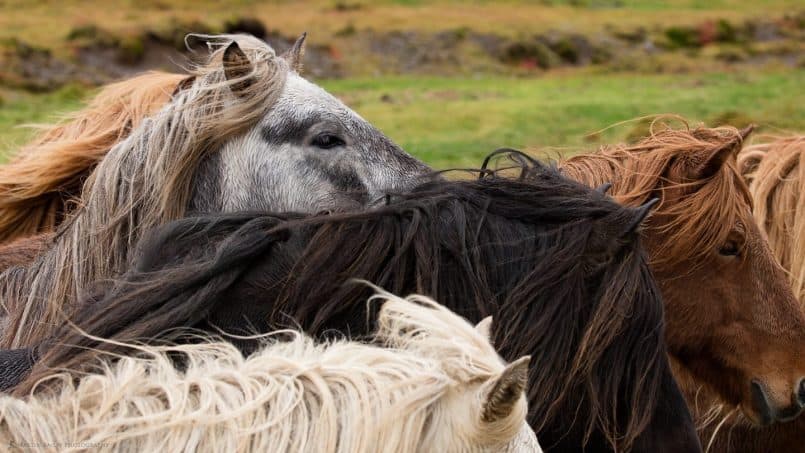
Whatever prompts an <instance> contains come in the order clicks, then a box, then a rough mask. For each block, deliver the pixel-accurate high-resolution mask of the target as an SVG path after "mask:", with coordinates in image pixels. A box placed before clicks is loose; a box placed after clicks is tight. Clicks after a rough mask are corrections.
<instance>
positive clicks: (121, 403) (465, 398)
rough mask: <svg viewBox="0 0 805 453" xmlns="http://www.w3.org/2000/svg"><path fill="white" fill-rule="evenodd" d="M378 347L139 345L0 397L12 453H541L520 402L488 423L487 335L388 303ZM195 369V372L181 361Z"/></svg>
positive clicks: (455, 320) (492, 377)
mask: <svg viewBox="0 0 805 453" xmlns="http://www.w3.org/2000/svg"><path fill="white" fill-rule="evenodd" d="M375 298H380V299H383V300H385V303H384V305H383V307H382V309H381V312H380V315H379V318H378V330H377V332H376V333H375V340H376V343H377V344H379V345H381V346H374V345H368V344H363V343H357V342H349V341H336V342H332V343H329V344H316V343H315V342H314V341H313V340H312V339H310V338H308V337H306V336H304V335H303V334H301V333H298V332H289V331H283V332H282V334H283V335H286V336H287V335H290V336H291V337H292V339H291V340H290V341H274V342H271V343H269V344H267V345H266V346H265V347H264V348H263V349H261V350H260V351H259V352H257V353H255V354H253V355H252V356H250V357H248V358H243V356H242V355H241V353H240V352H239V351H238V350H237V349H236V348H235V347H234V346H232V345H231V344H229V343H223V342H210V343H204V344H194V345H180V346H169V347H154V346H148V347H140V350H141V351H142V352H143V357H140V358H132V357H122V358H120V359H119V360H118V361H116V362H114V363H111V362H107V364H106V365H105V366H104V370H105V371H104V372H103V373H101V374H97V375H87V376H84V377H83V378H81V379H80V380H79V381H78V382H74V381H73V379H72V378H71V377H69V375H67V374H57V375H54V376H53V378H52V379H53V380H54V381H56V383H57V385H56V386H55V388H56V390H53V391H43V392H40V393H37V394H35V395H31V396H29V397H28V398H27V399H25V400H23V399H16V398H13V397H9V396H2V397H0V445H18V446H34V447H48V448H44V449H43V450H44V451H48V450H49V449H51V450H54V451H55V450H59V451H63V450H69V449H71V448H72V447H75V449H77V450H80V449H90V450H93V451H109V452H112V451H114V452H118V451H131V452H135V451H136V452H140V451H148V452H150V451H210V452H219V451H226V452H235V451H271V452H303V451H311V452H344V453H347V452H348V453H361V452H366V453H368V452H375V451H379V450H382V451H384V452H418V451H439V452H451V451H454V452H486V451H489V452H493V451H494V452H498V451H518V452H525V451H539V447H538V445H537V444H536V439H535V438H534V436H533V431H531V430H530V429H529V428H528V426H527V425H526V424H525V415H526V400H525V396H524V395H523V394H522V392H521V393H520V396H519V399H518V400H517V401H516V402H515V403H514V405H513V406H512V410H511V412H510V414H509V415H508V416H506V417H505V418H503V419H500V420H496V421H493V422H487V421H484V420H482V417H481V406H482V405H483V404H484V401H485V400H484V395H487V394H488V392H489V387H490V386H494V384H495V383H496V382H497V381H498V378H501V376H502V374H503V373H504V370H506V369H508V368H506V366H505V364H504V363H503V362H502V360H501V359H500V358H499V356H498V355H497V353H496V352H495V350H494V349H493V347H492V346H491V345H490V344H489V341H488V339H487V338H486V337H485V334H484V327H488V324H485V325H483V326H482V325H480V324H479V328H478V329H476V328H474V327H472V326H471V325H470V324H468V323H467V322H466V321H465V320H463V319H462V318H460V317H459V316H457V315H455V314H453V313H452V312H450V311H449V310H447V309H446V308H444V307H442V306H440V305H438V304H436V303H435V302H433V301H431V300H429V299H427V298H424V297H421V296H411V297H409V298H407V299H401V298H398V297H395V296H393V295H390V294H386V293H382V294H380V295H378V296H375ZM177 353H178V354H180V355H181V356H183V357H186V362H185V365H186V367H184V370H183V371H179V370H177V369H176V367H175V365H174V363H173V362H172V361H171V359H170V358H169V357H168V355H169V354H173V355H174V357H175V354H177Z"/></svg>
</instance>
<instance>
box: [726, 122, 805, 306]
mask: <svg viewBox="0 0 805 453" xmlns="http://www.w3.org/2000/svg"><path fill="white" fill-rule="evenodd" d="M738 166H739V169H740V170H741V172H742V173H743V175H744V177H745V178H746V181H747V183H748V184H749V191H750V192H751V193H752V197H753V199H754V202H755V210H754V215H755V220H757V224H758V226H759V227H760V229H761V230H762V231H764V232H765V233H766V236H767V237H768V240H769V246H771V249H772V252H773V253H774V256H775V257H776V258H777V260H778V261H779V262H780V264H781V265H782V266H783V268H784V269H785V270H786V271H787V272H788V276H789V280H790V282H791V287H792V289H793V290H794V295H796V296H797V298H798V299H799V301H800V304H802V307H803V308H805V197H803V196H802V191H803V188H805V186H804V185H803V184H805V135H794V136H790V137H784V138H777V139H774V140H772V141H770V142H768V143H763V144H759V145H753V146H749V147H747V148H745V149H744V150H743V151H742V152H741V154H740V155H739V156H738Z"/></svg>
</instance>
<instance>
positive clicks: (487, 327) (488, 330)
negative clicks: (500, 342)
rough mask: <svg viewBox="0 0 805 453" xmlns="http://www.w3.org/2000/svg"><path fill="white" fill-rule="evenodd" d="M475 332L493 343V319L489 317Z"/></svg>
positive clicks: (479, 324) (483, 320)
mask: <svg viewBox="0 0 805 453" xmlns="http://www.w3.org/2000/svg"><path fill="white" fill-rule="evenodd" d="M475 330H476V331H478V333H480V334H481V335H483V336H484V338H486V339H487V340H489V342H490V343H491V342H492V317H491V316H487V317H486V318H484V319H482V320H481V322H479V323H478V324H476V325H475Z"/></svg>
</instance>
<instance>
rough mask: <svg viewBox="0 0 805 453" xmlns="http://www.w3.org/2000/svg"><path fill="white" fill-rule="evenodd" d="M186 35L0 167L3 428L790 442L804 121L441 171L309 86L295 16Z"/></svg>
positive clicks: (621, 446)
mask: <svg viewBox="0 0 805 453" xmlns="http://www.w3.org/2000/svg"><path fill="white" fill-rule="evenodd" d="M201 38H202V39H204V40H206V42H207V43H208V46H209V47H210V49H211V52H210V56H209V59H208V61H206V62H204V63H203V64H199V65H198V66H196V67H194V68H193V69H192V70H191V71H190V74H188V75H175V74H165V73H149V74H146V75H143V76H139V77H135V78H133V79H131V80H127V81H123V82H120V83H118V84H114V85H110V86H108V87H106V88H104V89H103V90H102V91H101V92H100V93H99V94H98V95H97V96H96V98H95V99H94V100H93V101H92V103H90V104H89V106H88V107H87V108H86V109H84V110H82V111H80V112H78V113H77V114H75V115H74V116H73V117H72V118H70V119H69V120H67V121H65V122H63V123H62V124H60V125H58V126H55V127H53V128H51V129H49V130H47V131H45V132H44V133H43V134H42V135H41V136H40V137H39V138H38V139H37V140H36V141H34V142H32V143H31V144H29V145H28V146H26V147H23V149H21V150H20V151H19V153H18V154H17V155H16V157H15V158H14V159H13V160H12V161H11V162H9V163H8V164H5V165H3V166H0V240H2V241H3V246H2V248H0V268H1V270H2V274H0V301H2V309H3V311H2V312H0V347H2V348H3V350H2V351H0V367H2V368H0V389H2V390H3V391H4V392H5V394H4V395H2V396H0V442H5V445H23V446H26V445H27V446H31V445H36V446H43V445H45V446H49V447H52V449H53V450H64V449H68V448H67V447H66V446H69V448H73V449H76V450H82V449H84V450H96V449H97V450H105V451H175V450H203V451H252V450H259V451H332V452H372V451H380V450H382V451H394V452H411V451H434V452H435V451H439V452H442V451H456V452H459V451H479V452H480V451H490V452H491V451H511V452H524V451H540V448H542V449H544V450H545V451H588V452H598V451H602V452H604V451H606V452H609V451H634V452H652V453H657V452H688V451H690V452H696V451H702V450H703V449H707V450H710V451H736V452H768V451H802V449H803V448H805V447H804V446H803V445H805V443H804V442H803V438H805V417H799V418H798V416H799V415H800V413H801V412H802V411H803V408H805V353H803V348H802V345H803V344H805V311H803V307H802V305H801V304H800V301H805V234H802V233H803V232H805V206H804V205H805V199H802V200H803V201H801V199H800V197H799V193H800V191H801V188H800V186H799V181H801V180H803V181H805V175H803V174H802V173H803V172H805V163H803V165H800V159H802V158H803V156H805V138H802V137H792V138H785V139H782V140H780V141H777V142H771V143H767V144H764V145H756V146H752V147H747V148H746V149H743V148H744V147H743V145H744V141H745V140H746V138H747V136H748V135H749V134H750V133H751V129H744V130H738V129H735V128H732V127H720V128H705V127H697V128H693V129H691V128H689V127H687V126H686V127H684V128H682V129H674V128H670V127H664V126H662V125H655V127H654V128H653V130H652V132H651V134H650V135H649V136H647V137H646V138H644V139H643V140H641V141H640V142H638V143H636V144H629V145H626V144H623V145H612V146H604V147H602V148H600V149H598V150H595V151H593V152H589V153H583V154H578V155H574V156H572V157H570V158H567V159H565V160H560V161H558V162H554V163H543V162H540V161H537V160H534V159H532V158H531V157H529V156H527V155H525V154H522V153H519V152H517V151H515V150H505V149H502V150H499V151H497V152H495V153H493V154H491V155H490V157H489V158H488V159H487V160H486V161H485V162H483V163H482V165H480V168H479V169H478V170H475V171H467V172H466V173H464V176H465V177H463V178H450V177H448V178H445V177H444V176H445V173H440V172H434V171H433V170H431V169H430V168H428V167H427V166H426V165H424V164H423V163H421V162H419V161H417V160H416V159H414V158H413V157H411V156H410V155H408V154H407V153H406V152H405V151H403V150H402V149H401V148H400V147H398V146H397V145H395V144H394V143H393V142H392V141H391V140H389V139H388V138H387V137H385V136H384V135H383V134H382V133H380V132H379V131H378V130H377V129H375V128H374V127H373V126H372V125H371V124H369V123H367V122H366V121H365V120H363V119H362V118H361V117H360V116H358V115H357V114H356V113H354V112H353V111H352V110H350V109H349V108H347V107H346V106H345V105H343V104H342V103H341V102H340V101H338V100H337V99H335V98H334V97H332V96H331V95H329V94H328V93H326V92H325V91H323V90H322V89H321V88H319V87H317V86H315V85H313V84H312V83H310V82H308V81H306V80H305V79H304V78H302V77H301V76H300V75H299V71H300V68H301V58H302V54H303V49H304V47H303V45H304V35H303V36H302V37H301V38H300V39H299V41H297V43H296V44H295V45H294V46H293V47H292V48H291V49H290V50H289V51H288V52H287V53H285V54H283V55H276V54H275V53H274V51H273V49H271V48H270V47H268V46H267V45H266V44H265V43H264V42H262V41H260V40H258V39H255V38H253V37H250V36H245V35H227V36H204V37H201ZM466 176H470V177H466ZM356 279H357V280H356ZM367 282H369V283H368V284H367ZM374 285H377V286H374ZM380 288H382V289H380ZM386 291H389V292H386ZM393 294H400V295H403V294H422V295H423V296H409V297H407V298H405V299H403V298H400V297H397V296H394V295H393ZM424 295H426V296H427V297H426V296H424ZM430 298H433V300H432V299H430ZM434 300H435V301H438V303H436V302H434ZM468 321H469V322H470V323H472V324H469V323H468ZM473 324H475V325H473ZM537 441H538V442H539V443H537Z"/></svg>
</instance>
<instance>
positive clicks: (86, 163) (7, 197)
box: [0, 72, 190, 243]
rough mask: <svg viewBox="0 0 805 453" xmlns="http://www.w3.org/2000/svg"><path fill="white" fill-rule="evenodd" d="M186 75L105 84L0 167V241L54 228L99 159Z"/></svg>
mask: <svg viewBox="0 0 805 453" xmlns="http://www.w3.org/2000/svg"><path fill="white" fill-rule="evenodd" d="M189 77H190V76H187V75H180V74H169V73H163V72H149V73H146V74H143V75H140V76H137V77H134V78H132V79H129V80H124V81H122V82H118V83H114V84H111V85H108V86H106V87H104V88H103V89H102V90H101V91H100V92H99V93H98V94H97V95H95V97H94V98H93V99H92V100H91V101H90V103H89V105H87V106H86V108H84V109H82V110H80V111H78V112H75V113H73V114H71V115H69V116H68V117H67V118H65V119H64V120H63V121H62V122H60V123H58V124H56V125H53V126H50V127H48V128H46V129H45V130H44V131H43V132H42V133H41V134H40V135H39V136H38V137H36V138H35V139H34V140H33V141H32V142H31V143H29V144H27V145H25V146H23V147H22V148H21V149H20V150H19V151H18V152H17V153H16V154H15V155H14V156H13V158H12V160H11V161H10V162H9V163H7V164H4V165H2V166H0V243H2V242H9V241H11V240H13V239H17V238H21V237H25V236H30V235H34V234H37V233H43V232H49V231H53V230H55V229H56V227H57V226H58V225H59V224H60V223H61V221H62V220H63V219H64V217H65V216H66V215H67V214H68V213H69V211H70V206H68V202H69V201H70V200H71V199H74V198H77V197H78V196H79V195H80V192H81V186H82V185H83V183H84V181H85V180H86V179H87V177H89V174H90V173H91V172H92V170H93V169H94V168H95V166H96V165H97V164H98V162H100V161H101V159H103V157H104V156H105V155H106V153H107V152H109V150H110V149H111V148H112V147H113V146H114V145H115V144H117V143H118V142H120V141H121V140H123V139H124V138H126V137H127V136H128V134H129V133H130V132H131V130H133V129H135V128H137V127H138V126H139V125H140V123H141V122H142V121H143V119H145V118H146V117H148V116H151V115H153V114H154V113H156V112H157V111H158V110H159V109H161V108H162V106H164V105H165V103H167V102H168V100H169V99H170V97H171V93H173V92H174V90H175V89H176V87H177V86H179V84H180V83H182V82H184V81H186V80H187V79H188V78H189Z"/></svg>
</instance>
